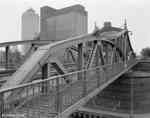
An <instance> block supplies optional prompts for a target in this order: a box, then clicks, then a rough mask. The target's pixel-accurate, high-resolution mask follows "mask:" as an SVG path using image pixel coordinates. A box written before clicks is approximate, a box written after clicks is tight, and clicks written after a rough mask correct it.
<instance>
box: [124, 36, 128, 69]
mask: <svg viewBox="0 0 150 118" xmlns="http://www.w3.org/2000/svg"><path fill="white" fill-rule="evenodd" d="M124 35H125V36H124V38H125V39H124V66H125V67H126V66H127V40H126V38H127V37H126V34H124Z"/></svg>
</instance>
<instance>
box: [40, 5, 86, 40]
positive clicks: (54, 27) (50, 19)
mask: <svg viewBox="0 0 150 118" xmlns="http://www.w3.org/2000/svg"><path fill="white" fill-rule="evenodd" d="M40 16H41V17H40V18H41V19H40V38H41V40H51V41H60V40H64V39H67V38H69V37H74V36H78V35H82V34H85V33H87V24H88V23H87V22H88V21H87V19H88V18H87V11H85V9H84V7H83V6H81V5H74V6H71V7H67V8H63V9H59V10H57V9H54V8H51V7H48V6H44V7H42V8H41V10H40Z"/></svg>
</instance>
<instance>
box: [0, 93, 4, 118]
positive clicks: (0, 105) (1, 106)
mask: <svg viewBox="0 0 150 118" xmlns="http://www.w3.org/2000/svg"><path fill="white" fill-rule="evenodd" d="M3 96H4V93H0V118H3V114H4V100H3Z"/></svg>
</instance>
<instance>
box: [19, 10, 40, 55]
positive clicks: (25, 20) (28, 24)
mask: <svg viewBox="0 0 150 118" xmlns="http://www.w3.org/2000/svg"><path fill="white" fill-rule="evenodd" d="M21 33H22V34H21V36H22V40H33V39H34V38H35V37H37V35H38V34H39V15H38V14H37V13H35V11H34V10H33V9H32V8H31V9H28V10H27V11H25V12H24V13H23V15H22V32H21ZM22 49H23V53H24V54H25V53H26V52H27V51H28V50H29V49H30V45H25V46H23V47H22Z"/></svg>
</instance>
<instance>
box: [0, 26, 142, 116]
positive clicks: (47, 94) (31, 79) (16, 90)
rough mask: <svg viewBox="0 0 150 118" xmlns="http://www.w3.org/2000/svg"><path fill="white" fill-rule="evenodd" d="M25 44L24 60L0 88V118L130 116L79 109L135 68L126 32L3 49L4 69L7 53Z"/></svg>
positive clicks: (121, 30)
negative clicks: (4, 51) (29, 48)
mask: <svg viewBox="0 0 150 118" xmlns="http://www.w3.org/2000/svg"><path fill="white" fill-rule="evenodd" d="M26 43H29V44H31V45H32V46H31V51H30V52H29V53H30V54H27V55H28V56H27V55H26V56H27V57H28V58H26V59H25V60H24V62H23V63H21V64H20V65H19V66H18V68H15V71H13V72H12V73H11V76H9V77H8V78H7V79H4V81H3V83H2V84H1V88H0V118H14V117H18V118H49V117H60V118H71V117H72V118H104V115H103V114H105V115H110V116H109V117H108V118H116V117H117V118H118V117H120V118H123V117H126V118H127V117H132V116H133V115H135V114H134V113H133V111H132V110H133V106H132V105H131V106H130V107H131V110H130V112H129V113H122V112H121V113H117V112H108V111H101V112H100V110H97V111H96V110H93V109H91V108H86V107H84V105H85V104H87V103H88V102H89V101H90V100H91V99H93V98H94V97H95V96H97V95H98V94H99V93H101V92H102V91H103V90H104V89H105V88H107V87H108V86H109V85H110V84H112V83H113V82H114V81H116V80H117V79H118V78H120V77H121V76H123V75H124V74H125V73H127V72H129V70H131V69H132V68H134V67H135V66H136V65H137V64H138V63H140V61H139V60H137V59H136V57H135V54H134V51H133V49H132V46H131V43H130V38H129V31H128V29H127V28H124V29H120V30H109V31H105V32H101V31H100V30H96V31H94V32H93V33H91V34H85V35H82V36H78V37H73V38H68V39H66V40H63V41H59V42H55V43H50V42H49V41H42V40H35V41H20V42H19V41H16V42H6V43H2V44H0V46H1V47H5V48H6V56H5V57H6V61H5V65H4V66H5V67H6V68H8V67H9V62H8V58H10V57H9V55H8V51H9V47H10V46H12V45H24V44H26ZM46 44H47V45H46ZM39 45H40V46H39ZM41 45H43V46H41ZM35 47H36V48H35ZM54 73H55V74H54ZM35 78H36V79H35ZM37 78H38V79H37Z"/></svg>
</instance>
